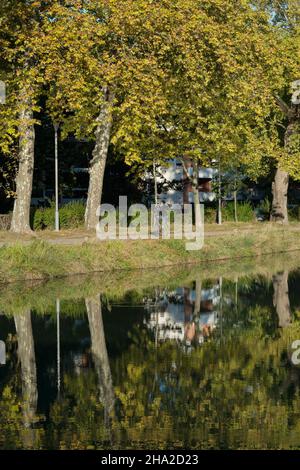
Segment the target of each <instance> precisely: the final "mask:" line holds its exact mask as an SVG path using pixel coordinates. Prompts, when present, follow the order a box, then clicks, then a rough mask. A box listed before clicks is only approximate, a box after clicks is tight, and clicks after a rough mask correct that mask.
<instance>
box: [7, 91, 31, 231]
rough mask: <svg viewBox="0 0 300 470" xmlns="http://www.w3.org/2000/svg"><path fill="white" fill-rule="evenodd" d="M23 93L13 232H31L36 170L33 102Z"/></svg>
mask: <svg viewBox="0 0 300 470" xmlns="http://www.w3.org/2000/svg"><path fill="white" fill-rule="evenodd" d="M25 93H26V92H25V91H24V95H23V94H21V103H20V112H19V167H18V173H17V177H16V199H15V202H14V209H13V215H12V221H11V228H10V230H11V231H12V232H16V233H24V232H30V231H31V228H30V204H31V193H32V180H33V170H34V142H35V130H34V124H33V111H32V103H31V100H30V99H29V98H27V97H26V94H25Z"/></svg>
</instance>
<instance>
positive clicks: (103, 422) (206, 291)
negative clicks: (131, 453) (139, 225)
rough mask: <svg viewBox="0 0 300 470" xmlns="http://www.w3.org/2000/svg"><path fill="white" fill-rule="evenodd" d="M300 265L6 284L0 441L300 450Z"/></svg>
mask: <svg viewBox="0 0 300 470" xmlns="http://www.w3.org/2000/svg"><path fill="white" fill-rule="evenodd" d="M299 266H300V256H298V255H295V254H293V255H290V256H289V258H286V257H282V258H274V257H272V258H265V259H261V260H260V261H258V260H252V261H251V260H247V261H242V262H239V263H236V264H233V263H230V264H228V263H217V264H216V263H212V264H211V265H208V266H202V267H198V268H191V267H190V268H189V267H184V268H180V267H174V268H169V269H168V270H163V269H161V270H155V271H145V272H143V271H140V272H132V273H116V274H105V275H101V276H97V277H73V278H70V279H65V280H57V281H51V282H48V283H35V284H29V285H26V284H25V285H24V283H23V284H17V285H9V286H2V288H1V299H0V311H1V313H0V340H1V343H0V356H1V358H0V363H1V365H0V448H1V449H289V448H293V449H295V448H299V447H300V419H299V418H300V368H299V365H298V360H297V359H298V358H299V359H300V350H299V355H298V354H297V343H295V341H297V340H298V339H299V340H300V269H299V268H298V267H299ZM299 343H300V342H299ZM298 348H299V346H298Z"/></svg>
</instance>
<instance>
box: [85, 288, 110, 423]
mask: <svg viewBox="0 0 300 470" xmlns="http://www.w3.org/2000/svg"><path fill="white" fill-rule="evenodd" d="M85 304H86V309H87V315H88V321H89V326H90V333H91V342H92V354H93V360H94V364H95V369H96V373H97V376H98V380H99V391H100V400H101V402H102V403H103V406H104V410H105V416H106V418H107V419H108V418H109V415H110V413H111V411H112V410H113V407H114V391H113V383H112V376H111V370H110V365H109V359H108V354H107V349H106V342H105V335H104V328H103V321H102V307H101V299H100V295H97V296H95V297H92V298H90V299H86V301H85Z"/></svg>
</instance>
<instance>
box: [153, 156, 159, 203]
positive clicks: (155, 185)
mask: <svg viewBox="0 0 300 470" xmlns="http://www.w3.org/2000/svg"><path fill="white" fill-rule="evenodd" d="M153 175H154V197H155V204H157V203H158V193H157V179H156V163H155V162H153Z"/></svg>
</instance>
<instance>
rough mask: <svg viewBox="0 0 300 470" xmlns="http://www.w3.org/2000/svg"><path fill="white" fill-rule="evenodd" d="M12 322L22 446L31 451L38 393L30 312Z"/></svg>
mask: <svg viewBox="0 0 300 470" xmlns="http://www.w3.org/2000/svg"><path fill="white" fill-rule="evenodd" d="M14 320H15V326H16V332H17V338H18V357H19V360H20V363H21V371H22V394H23V416H24V446H25V447H26V448H31V449H32V448H34V447H35V437H36V436H35V432H34V429H33V428H32V424H33V423H34V421H35V419H36V411H37V400H38V391H37V374H36V361H35V351H34V339H33V334H32V324H31V312H30V310H27V311H25V312H23V313H21V314H18V315H15V316H14Z"/></svg>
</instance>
